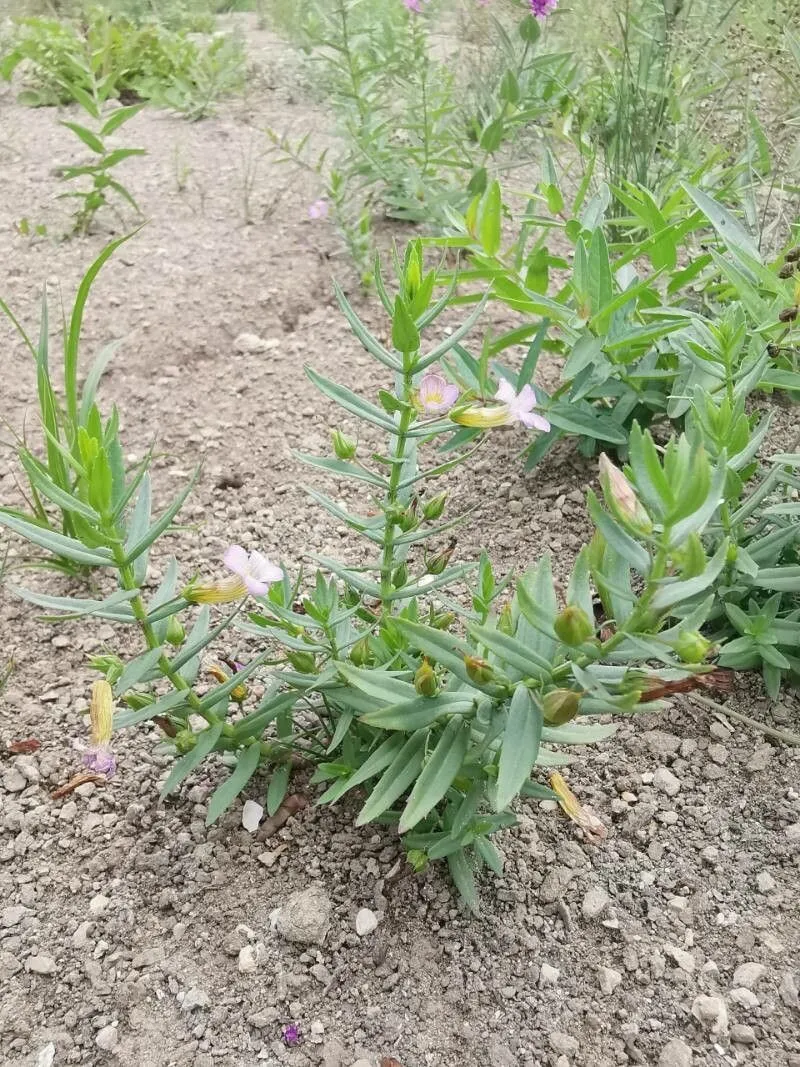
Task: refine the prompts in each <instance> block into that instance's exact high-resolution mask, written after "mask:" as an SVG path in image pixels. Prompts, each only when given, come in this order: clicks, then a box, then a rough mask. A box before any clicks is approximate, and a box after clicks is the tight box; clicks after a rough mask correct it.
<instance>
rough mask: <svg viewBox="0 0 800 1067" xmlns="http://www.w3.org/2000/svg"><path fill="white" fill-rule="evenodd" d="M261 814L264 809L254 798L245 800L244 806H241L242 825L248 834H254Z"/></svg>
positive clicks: (262, 814)
mask: <svg viewBox="0 0 800 1067" xmlns="http://www.w3.org/2000/svg"><path fill="white" fill-rule="evenodd" d="M263 816H264V809H263V808H262V807H261V805H260V804H256V802H255V800H246V801H245V803H244V807H243V808H242V826H243V827H244V828H245V830H247V832H248V833H249V834H254V833H255V832H256V830H257V829H258V827H259V825H260V823H261V819H262V818H263Z"/></svg>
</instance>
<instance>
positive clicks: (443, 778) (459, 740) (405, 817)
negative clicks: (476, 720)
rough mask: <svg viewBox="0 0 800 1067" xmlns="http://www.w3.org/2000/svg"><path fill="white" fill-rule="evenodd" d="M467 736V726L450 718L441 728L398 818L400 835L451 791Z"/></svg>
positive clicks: (467, 739)
mask: <svg viewBox="0 0 800 1067" xmlns="http://www.w3.org/2000/svg"><path fill="white" fill-rule="evenodd" d="M469 737H470V727H469V723H467V722H464V721H463V720H461V719H457V718H454V719H451V720H450V722H449V723H448V724H447V726H446V727H445V728H444V730H443V731H442V735H441V737H440V738H439V740H438V742H437V744H436V747H435V748H434V750H433V752H432V753H431V754H430V756H429V757H428V761H427V763H426V764H425V766H424V767H423V769H422V773H421V774H420V776H419V778H418V779H417V781H416V782H415V784H414V788H413V789H412V790H411V795H410V796H409V798H408V801H407V802H406V806H405V808H404V809H403V814H402V815H401V816H400V825H399V826H398V830H399V832H400V833H401V834H402V833H405V832H406V830H410V829H411V828H412V827H414V826H416V825H417V823H418V822H420V821H421V820H422V819H424V818H425V816H426V815H427V814H428V813H429V812H430V811H432V810H433V809H434V808H435V807H436V805H437V804H438V803H439V801H440V800H441V799H442V797H443V796H444V795H445V793H446V792H447V790H448V789H449V788H450V786H451V785H452V783H453V779H454V778H455V776H456V775H457V774H458V772H459V771H460V770H461V764H462V763H463V762H464V757H465V756H466V754H467V748H468V747H469Z"/></svg>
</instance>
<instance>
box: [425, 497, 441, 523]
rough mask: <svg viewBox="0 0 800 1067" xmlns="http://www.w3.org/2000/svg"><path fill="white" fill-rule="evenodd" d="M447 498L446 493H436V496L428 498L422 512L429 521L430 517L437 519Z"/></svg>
mask: <svg viewBox="0 0 800 1067" xmlns="http://www.w3.org/2000/svg"><path fill="white" fill-rule="evenodd" d="M446 500H447V493H446V492H445V493H437V494H436V496H432V497H431V498H430V500H428V501H427V503H425V504H424V505H423V508H422V514H423V515H424V516H425V518H426V519H428V520H429V521H430V520H432V519H438V518H439V516H440V515H441V514H442V512H443V511H444V505H445V502H446Z"/></svg>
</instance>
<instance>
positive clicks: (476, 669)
mask: <svg viewBox="0 0 800 1067" xmlns="http://www.w3.org/2000/svg"><path fill="white" fill-rule="evenodd" d="M464 666H465V667H466V668H467V675H468V676H469V679H470V681H473V682H475V684H476V685H486V684H487V682H491V680H492V678H494V668H493V667H492V665H491V663H487V662H486V660H485V659H479V658H478V656H464Z"/></svg>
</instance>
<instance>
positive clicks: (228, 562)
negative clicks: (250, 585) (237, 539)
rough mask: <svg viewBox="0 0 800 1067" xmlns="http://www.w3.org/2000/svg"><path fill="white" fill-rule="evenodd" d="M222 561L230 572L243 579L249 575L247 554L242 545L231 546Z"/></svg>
mask: <svg viewBox="0 0 800 1067" xmlns="http://www.w3.org/2000/svg"><path fill="white" fill-rule="evenodd" d="M222 560H223V562H224V564H225V566H226V567H227V568H228V570H231V571H233V573H234V574H239V575H241V576H242V577H244V576H245V574H246V573H247V553H246V552H245V550H244V549H243V548H242V546H241V545H231V546H230V548H229V549H228V550H227V551H226V553H225V555H224V556H223V557H222Z"/></svg>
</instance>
